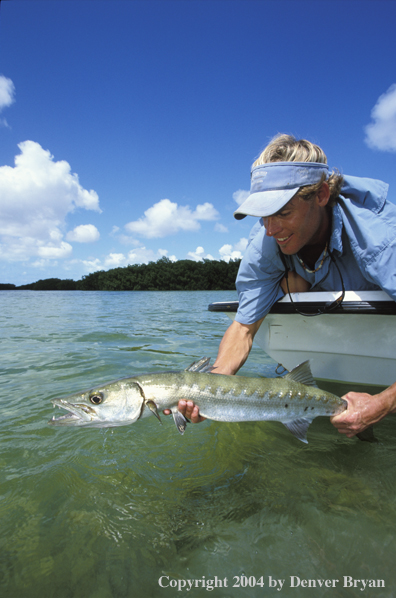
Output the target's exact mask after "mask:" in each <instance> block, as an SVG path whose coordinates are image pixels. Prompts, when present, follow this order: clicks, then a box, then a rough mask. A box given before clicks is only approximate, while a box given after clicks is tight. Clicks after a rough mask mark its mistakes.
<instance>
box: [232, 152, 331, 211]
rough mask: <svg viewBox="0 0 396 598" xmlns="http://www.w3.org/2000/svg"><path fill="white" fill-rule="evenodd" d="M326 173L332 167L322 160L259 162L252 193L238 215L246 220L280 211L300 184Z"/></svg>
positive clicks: (253, 172) (316, 180)
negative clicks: (246, 217) (321, 161)
mask: <svg viewBox="0 0 396 598" xmlns="http://www.w3.org/2000/svg"><path fill="white" fill-rule="evenodd" d="M323 174H324V175H326V178H327V177H328V174H329V167H328V166H327V164H321V163H318V162H269V163H268V164H260V166H255V167H254V168H253V169H252V173H251V186H250V195H249V197H248V198H247V199H246V200H245V201H244V202H243V203H242V204H241V205H240V206H239V208H238V209H237V210H236V211H235V212H234V216H235V218H236V219H237V220H242V218H245V216H257V217H258V218H265V217H266V216H271V215H273V214H276V212H279V210H281V209H282V208H283V206H284V205H286V204H287V202H288V201H290V200H291V198H292V197H293V195H295V194H296V193H297V191H298V190H299V188H300V187H304V186H305V185H313V184H315V183H319V181H320V180H321V177H322V175H323Z"/></svg>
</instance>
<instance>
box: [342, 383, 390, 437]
mask: <svg viewBox="0 0 396 598" xmlns="http://www.w3.org/2000/svg"><path fill="white" fill-rule="evenodd" d="M342 398H343V399H345V400H346V401H348V408H347V410H346V411H343V412H342V413H340V414H339V415H334V416H333V417H331V418H330V421H331V423H332V424H333V425H334V426H335V427H336V428H337V429H338V431H339V432H340V433H341V434H345V435H346V436H347V437H348V438H352V436H355V435H356V434H359V433H360V432H363V430H365V429H366V428H368V427H369V426H371V425H373V424H376V423H377V422H379V421H380V420H381V419H383V418H384V417H385V416H386V415H388V414H389V413H393V412H394V411H395V409H396V384H393V385H392V386H390V387H389V388H387V389H386V390H384V391H383V392H381V393H379V394H377V395H369V394H367V393H360V392H348V393H347V394H346V395H345V396H344V397H342Z"/></svg>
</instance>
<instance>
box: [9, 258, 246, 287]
mask: <svg viewBox="0 0 396 598" xmlns="http://www.w3.org/2000/svg"><path fill="white" fill-rule="evenodd" d="M240 262H241V260H230V261H229V262H225V261H216V260H203V261H200V262H195V261H193V260H179V261H177V262H172V261H171V260H170V259H169V258H166V257H163V258H161V259H159V260H158V261H157V262H149V263H148V264H136V265H130V266H126V267H124V268H113V269H111V270H107V271H104V270H100V271H97V272H92V273H91V274H87V275H86V276H83V277H82V279H81V280H78V281H74V280H72V279H60V278H46V279H40V280H38V281H36V282H32V283H30V284H25V285H14V284H12V283H0V291H230V290H235V279H236V276H237V273H238V268H239V264H240Z"/></svg>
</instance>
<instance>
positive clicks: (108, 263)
mask: <svg viewBox="0 0 396 598" xmlns="http://www.w3.org/2000/svg"><path fill="white" fill-rule="evenodd" d="M167 255H168V251H167V250H166V249H158V251H156V252H155V251H153V250H152V249H147V248H146V247H138V248H137V249H133V250H131V251H129V252H128V253H126V254H125V253H109V255H107V256H106V257H105V258H104V259H103V260H100V259H98V258H96V259H88V260H73V262H72V263H73V264H79V263H80V264H81V263H82V264H83V266H84V268H85V270H86V271H87V272H96V271H97V270H110V269H111V268H124V267H125V266H128V265H129V264H148V262H156V261H157V260H159V259H160V258H161V257H164V256H167ZM169 259H170V260H171V261H172V262H176V261H177V258H176V256H174V255H171V256H169Z"/></svg>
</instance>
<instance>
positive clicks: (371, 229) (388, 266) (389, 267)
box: [344, 201, 396, 301]
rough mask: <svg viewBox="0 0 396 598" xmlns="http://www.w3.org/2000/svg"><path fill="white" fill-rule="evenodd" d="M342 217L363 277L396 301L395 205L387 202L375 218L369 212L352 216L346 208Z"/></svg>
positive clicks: (360, 212)
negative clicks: (344, 217)
mask: <svg viewBox="0 0 396 598" xmlns="http://www.w3.org/2000/svg"><path fill="white" fill-rule="evenodd" d="M345 213H346V215H347V219H344V226H345V229H346V232H347V235H348V237H349V241H350V244H351V248H352V251H353V253H354V254H355V256H356V257H357V259H358V262H359V263H360V267H361V270H362V273H363V275H364V276H365V278H366V279H367V280H370V281H371V282H373V283H374V284H376V285H378V286H379V287H380V288H381V289H383V290H384V291H385V292H386V293H388V295H390V296H391V297H392V299H394V300H395V301H396V206H395V204H393V203H391V202H389V201H386V202H385V203H384V205H383V207H382V209H380V210H379V211H378V213H374V214H373V212H370V211H369V210H360V211H359V212H357V214H353V212H352V208H351V207H350V206H348V205H347V204H345ZM352 215H353V216H354V218H352Z"/></svg>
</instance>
